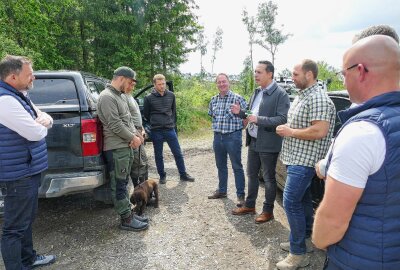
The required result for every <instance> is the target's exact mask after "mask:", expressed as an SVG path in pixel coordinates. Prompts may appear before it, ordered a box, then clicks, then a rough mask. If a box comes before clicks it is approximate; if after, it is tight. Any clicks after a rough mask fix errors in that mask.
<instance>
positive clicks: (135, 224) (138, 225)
mask: <svg viewBox="0 0 400 270" xmlns="http://www.w3.org/2000/svg"><path fill="white" fill-rule="evenodd" d="M119 227H120V229H122V230H127V231H135V232H138V231H143V230H146V229H147V228H148V227H149V224H148V223H146V222H142V221H140V220H138V219H136V218H135V217H134V215H130V216H129V217H127V218H121V225H120V226H119Z"/></svg>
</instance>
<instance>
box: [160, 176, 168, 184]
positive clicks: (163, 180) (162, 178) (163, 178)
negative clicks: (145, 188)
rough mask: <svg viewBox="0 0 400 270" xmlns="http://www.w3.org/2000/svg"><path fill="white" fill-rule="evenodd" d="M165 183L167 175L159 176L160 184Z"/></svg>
mask: <svg viewBox="0 0 400 270" xmlns="http://www.w3.org/2000/svg"><path fill="white" fill-rule="evenodd" d="M165 183H167V175H166V174H165V175H164V176H160V184H165Z"/></svg>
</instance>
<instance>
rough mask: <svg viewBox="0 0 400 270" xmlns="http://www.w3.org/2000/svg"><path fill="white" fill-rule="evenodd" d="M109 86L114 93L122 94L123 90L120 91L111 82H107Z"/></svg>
mask: <svg viewBox="0 0 400 270" xmlns="http://www.w3.org/2000/svg"><path fill="white" fill-rule="evenodd" d="M107 88H109V89H110V90H111V92H113V93H114V94H117V95H122V92H121V91H118V90H117V89H116V88H115V87H114V86H112V85H111V84H110V83H108V84H107Z"/></svg>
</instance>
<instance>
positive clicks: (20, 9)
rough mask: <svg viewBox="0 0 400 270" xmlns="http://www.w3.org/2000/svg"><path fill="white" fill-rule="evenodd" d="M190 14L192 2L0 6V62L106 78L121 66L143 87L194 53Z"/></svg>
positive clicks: (101, 0)
mask: <svg viewBox="0 0 400 270" xmlns="http://www.w3.org/2000/svg"><path fill="white" fill-rule="evenodd" d="M196 8H197V6H196V5H195V3H194V2H193V1H192V0H0V39H1V42H0V56H1V57H3V56H4V55H5V54H7V53H9V54H24V55H28V56H30V57H31V58H33V59H34V64H35V66H34V67H35V69H36V70H38V69H72V70H83V71H87V72H92V73H95V74H97V75H100V76H104V77H107V78H110V76H111V74H112V71H113V70H114V69H115V68H116V67H118V66H120V65H127V66H130V67H133V68H134V69H135V70H136V71H138V74H139V80H140V79H145V80H146V81H147V80H148V79H150V78H152V76H153V75H154V74H155V73H158V72H161V73H173V72H174V71H177V70H178V67H179V65H180V64H181V63H183V62H184V61H185V60H186V55H187V53H189V52H190V51H192V50H194V49H195V45H193V46H192V44H194V43H195V37H196V35H197V32H198V31H199V29H200V26H199V25H198V23H197V17H196V16H195V14H194V13H193V10H195V9H196Z"/></svg>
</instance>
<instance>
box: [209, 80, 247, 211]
mask: <svg viewBox="0 0 400 270" xmlns="http://www.w3.org/2000/svg"><path fill="white" fill-rule="evenodd" d="M216 83H217V87H218V90H219V94H218V95H216V96H213V97H212V99H211V101H210V104H209V109H208V114H209V115H210V116H211V117H212V129H213V131H214V142H213V149H214V153H215V163H216V165H217V168H218V178H219V183H218V189H217V190H216V191H215V192H214V193H213V194H212V195H210V196H208V198H209V199H220V198H226V193H227V183H228V166H227V161H228V160H227V156H228V155H229V159H230V160H231V163H232V169H233V173H234V175H235V185H236V195H237V198H238V204H241V203H243V201H244V188H245V180H244V171H243V165H242V129H243V121H242V119H241V118H240V117H239V116H237V115H235V114H233V113H232V112H231V106H232V105H233V104H239V105H240V107H241V108H242V109H246V107H247V104H246V101H245V100H244V98H243V97H241V96H240V95H238V94H235V93H233V92H232V91H231V90H230V85H229V78H228V76H227V75H226V74H224V73H220V74H218V75H217V78H216Z"/></svg>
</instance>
